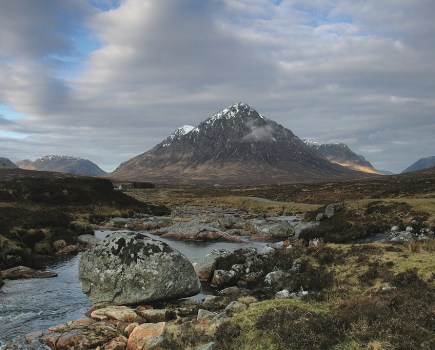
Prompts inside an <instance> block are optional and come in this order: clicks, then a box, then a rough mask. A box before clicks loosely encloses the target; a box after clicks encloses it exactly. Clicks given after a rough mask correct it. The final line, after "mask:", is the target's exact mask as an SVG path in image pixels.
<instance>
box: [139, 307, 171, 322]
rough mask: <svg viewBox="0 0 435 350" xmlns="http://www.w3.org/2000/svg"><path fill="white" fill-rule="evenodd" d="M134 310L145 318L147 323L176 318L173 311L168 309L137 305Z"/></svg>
mask: <svg viewBox="0 0 435 350" xmlns="http://www.w3.org/2000/svg"><path fill="white" fill-rule="evenodd" d="M136 311H137V313H138V314H139V315H141V316H142V317H143V318H144V319H145V322H149V323H157V322H165V321H171V320H174V319H175V318H176V314H175V312H174V311H172V310H169V309H142V308H140V307H138V308H137V309H136Z"/></svg>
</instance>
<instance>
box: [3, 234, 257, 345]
mask: <svg viewBox="0 0 435 350" xmlns="http://www.w3.org/2000/svg"><path fill="white" fill-rule="evenodd" d="M144 233H145V234H147V235H148V236H150V237H153V238H155V239H159V240H161V241H164V242H166V243H167V244H169V245H170V246H171V247H172V248H175V249H177V250H178V251H180V252H181V253H182V254H184V255H185V256H186V257H187V258H189V259H190V260H191V261H194V260H195V259H197V258H199V257H201V256H204V255H206V254H208V253H210V252H211V251H212V250H214V249H226V250H229V251H233V250H235V249H239V248H245V247H256V248H257V249H261V248H262V247H264V245H265V243H264V242H254V241H253V242H246V243H231V242H183V241H173V240H169V239H165V238H161V237H159V236H155V235H152V234H148V233H147V232H144ZM95 234H96V236H97V237H100V238H102V237H104V236H106V235H107V234H110V231H97V232H96V233H95ZM80 255H81V254H78V255H76V256H74V257H71V258H69V259H67V260H64V261H60V262H57V263H55V264H51V265H48V266H47V270H49V271H53V272H56V273H58V277H55V278H48V279H33V278H32V279H21V280H6V281H5V285H4V286H3V288H2V290H1V291H0V349H2V348H3V347H4V344H5V343H6V342H8V341H10V340H13V339H18V338H20V337H22V336H23V335H25V334H27V333H30V332H35V331H43V330H46V329H47V328H48V327H51V326H53V325H57V324H61V323H66V322H67V321H69V320H74V319H77V318H80V317H83V316H84V314H85V312H86V310H87V309H88V308H89V307H90V306H91V302H90V301H89V299H88V298H87V297H86V295H85V294H83V293H82V291H81V287H80V282H79V279H78V263H79V260H80ZM207 293H210V291H208V292H207V291H204V292H203V293H201V294H199V295H197V296H195V297H192V298H193V299H202V298H203V297H204V294H207ZM20 348H22V349H24V348H26V347H25V345H22V346H20Z"/></svg>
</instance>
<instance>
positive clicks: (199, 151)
mask: <svg viewBox="0 0 435 350" xmlns="http://www.w3.org/2000/svg"><path fill="white" fill-rule="evenodd" d="M110 176H111V177H113V178H117V179H124V180H141V181H152V182H160V183H162V182H163V183H175V184H176V183H203V184H245V185H248V184H261V183H290V182H310V181H321V180H332V179H345V178H352V177H361V176H364V174H363V173H362V172H358V171H354V170H351V169H348V168H345V167H342V166H339V165H337V164H333V163H331V162H330V161H328V160H327V159H325V158H324V157H322V156H320V155H319V154H318V153H317V152H315V151H313V150H312V149H311V148H309V147H308V146H307V145H306V144H305V143H304V142H303V141H302V140H301V139H300V138H299V137H297V136H295V135H294V134H293V133H292V131H291V130H289V129H286V128H284V127H283V126H282V125H280V124H278V123H276V122H274V121H273V120H271V119H268V118H266V117H264V116H262V115H261V114H259V113H258V112H257V111H256V110H254V109H253V108H251V107H250V106H248V105H247V104H245V103H237V104H235V105H233V106H230V107H228V108H225V109H224V110H222V111H220V112H218V113H216V114H215V115H213V116H212V117H210V118H208V119H206V120H205V121H203V122H202V123H200V124H199V125H198V126H197V127H195V128H193V127H191V126H184V127H182V128H179V129H177V130H176V131H175V132H174V133H173V134H171V135H170V136H168V137H167V138H165V139H164V140H163V141H162V142H161V143H159V144H158V145H156V146H155V147H154V148H153V149H151V150H150V151H148V152H145V153H143V154H140V155H138V156H136V157H134V158H132V159H130V160H128V161H126V162H124V163H122V164H121V165H120V166H119V167H118V168H117V169H116V170H115V171H114V172H113V173H111V174H110Z"/></svg>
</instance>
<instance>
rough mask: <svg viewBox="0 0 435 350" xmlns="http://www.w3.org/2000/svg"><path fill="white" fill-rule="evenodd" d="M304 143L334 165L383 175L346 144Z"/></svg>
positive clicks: (306, 141) (307, 141)
mask: <svg viewBox="0 0 435 350" xmlns="http://www.w3.org/2000/svg"><path fill="white" fill-rule="evenodd" d="M304 142H305V144H306V145H307V146H308V147H310V148H311V149H313V150H314V151H316V152H317V153H319V154H321V155H322V156H323V157H325V158H326V159H328V160H329V161H330V162H332V163H335V164H339V165H342V166H344V167H347V168H351V169H353V170H358V171H362V172H365V173H369V174H378V175H382V174H383V172H382V171H380V170H377V169H375V168H374V167H373V165H372V164H371V163H370V162H369V161H367V160H366V159H365V158H364V157H363V156H361V155H359V154H356V153H355V152H353V151H352V150H351V149H350V148H349V147H348V146H347V145H346V144H344V143H323V144H321V143H317V142H313V141H309V140H304Z"/></svg>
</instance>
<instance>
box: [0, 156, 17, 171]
mask: <svg viewBox="0 0 435 350" xmlns="http://www.w3.org/2000/svg"><path fill="white" fill-rule="evenodd" d="M14 168H17V166H16V165H15V164H14V163H13V162H12V161H11V160H9V159H8V158H5V157H0V169H14Z"/></svg>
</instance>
